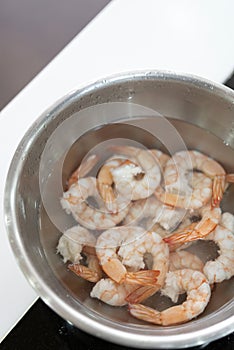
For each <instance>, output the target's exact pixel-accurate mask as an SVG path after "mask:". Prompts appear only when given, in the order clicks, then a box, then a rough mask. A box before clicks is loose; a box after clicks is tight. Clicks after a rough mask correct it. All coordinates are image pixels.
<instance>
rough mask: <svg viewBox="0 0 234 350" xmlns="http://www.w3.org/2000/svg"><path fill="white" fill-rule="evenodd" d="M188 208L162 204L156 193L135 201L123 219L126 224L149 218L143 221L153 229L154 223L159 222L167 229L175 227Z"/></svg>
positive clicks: (138, 222) (137, 222)
mask: <svg viewBox="0 0 234 350" xmlns="http://www.w3.org/2000/svg"><path fill="white" fill-rule="evenodd" d="M185 213H186V210H184V209H180V208H173V207H171V206H168V205H165V204H162V203H161V202H160V201H159V200H158V199H157V198H156V197H155V196H154V195H153V196H151V197H149V198H147V199H141V200H138V201H135V202H133V203H132V205H131V206H130V209H129V211H128V213H127V215H126V217H125V219H124V221H123V224H124V225H133V224H135V225H136V224H138V225H141V224H140V221H141V220H142V219H146V218H149V221H148V222H146V223H145V222H144V221H143V225H146V227H147V228H148V229H149V230H152V226H153V225H154V223H159V224H160V225H161V227H162V228H164V229H165V230H171V229H172V228H175V227H176V226H177V225H178V224H179V222H181V220H182V218H183V217H184V216H185Z"/></svg>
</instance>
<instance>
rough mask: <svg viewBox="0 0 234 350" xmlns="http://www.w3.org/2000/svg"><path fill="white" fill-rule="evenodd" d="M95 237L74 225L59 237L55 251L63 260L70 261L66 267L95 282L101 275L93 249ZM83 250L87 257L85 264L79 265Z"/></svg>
mask: <svg viewBox="0 0 234 350" xmlns="http://www.w3.org/2000/svg"><path fill="white" fill-rule="evenodd" d="M95 243H96V238H95V237H94V235H93V234H91V233H90V232H89V231H88V230H87V229H86V228H84V227H81V226H74V227H72V228H70V229H68V230H67V231H65V232H64V234H63V235H62V236H61V237H60V239H59V243H58V246H57V252H58V253H60V254H61V255H62V256H63V261H64V263H66V262H67V261H71V262H72V264H69V265H68V268H69V269H70V270H72V271H73V272H75V273H76V274H77V275H78V276H80V277H82V278H84V279H86V280H88V281H90V282H97V281H98V280H99V279H100V278H101V277H102V271H101V268H100V266H99V261H98V259H97V256H96V254H95V252H94V251H93V249H94V246H95ZM81 252H83V253H84V254H85V255H86V257H87V265H88V266H84V265H81V263H80V262H81V260H82V255H81Z"/></svg>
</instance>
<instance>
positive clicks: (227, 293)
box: [5, 71, 234, 349]
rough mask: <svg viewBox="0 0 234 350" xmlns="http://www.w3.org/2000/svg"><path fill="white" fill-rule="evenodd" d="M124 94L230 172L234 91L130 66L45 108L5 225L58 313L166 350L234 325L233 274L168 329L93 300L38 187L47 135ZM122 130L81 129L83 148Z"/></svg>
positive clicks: (13, 184) (228, 203) (11, 188)
mask: <svg viewBox="0 0 234 350" xmlns="http://www.w3.org/2000/svg"><path fill="white" fill-rule="evenodd" d="M120 101H121V102H129V101H131V102H133V103H136V104H140V105H143V106H146V107H149V108H152V109H154V110H156V111H157V112H159V113H160V114H162V115H163V116H166V117H167V118H169V119H170V121H171V122H172V124H173V125H174V126H175V127H176V128H177V130H178V131H179V133H181V135H182V137H183V139H184V140H185V142H186V143H187V144H188V147H189V148H197V149H199V150H201V151H204V152H206V153H208V154H210V155H211V156H212V157H214V158H215V159H217V160H218V161H220V162H221V163H222V164H223V165H224V166H225V167H226V169H227V170H228V171H234V165H233V150H234V92H233V91H232V90H230V89H228V88H226V87H224V86H222V85H219V84H215V83H212V82H210V81H207V80H204V79H200V78H198V77H194V76H189V75H179V74H174V73H169V72H158V71H155V72H137V73H129V74H123V75H118V76H114V77H110V78H107V79H105V80H103V81H98V82H96V83H94V84H92V85H89V86H87V87H85V88H83V89H81V90H78V91H75V92H73V93H71V94H69V95H67V96H65V97H64V98H62V99H61V100H60V101H59V102H58V103H56V104H55V105H54V106H53V107H52V108H51V109H49V110H47V111H46V112H45V113H44V114H43V115H42V116H41V117H40V118H39V119H38V120H37V121H36V122H35V123H34V124H33V125H32V127H31V128H30V129H29V130H28V131H27V133H26V134H25V136H24V138H23V140H22V141H21V143H20V145H19V147H18V149H17V151H16V153H15V156H14V158H13V160H12V164H11V166H10V170H9V174H8V177H7V183H6V189H5V214H6V226H7V231H8V233H9V240H10V243H11V246H12V249H13V251H14V254H15V257H16V259H17V261H18V263H19V265H20V267H21V269H22V271H23V272H24V274H25V276H26V278H27V279H28V280H29V282H30V283H31V285H32V286H33V287H34V288H35V290H36V291H37V293H38V295H39V296H40V297H41V298H42V299H43V300H44V301H45V302H46V303H47V304H48V305H49V306H50V307H51V308H52V309H53V310H54V311H55V312H57V313H58V314H59V315H60V316H62V317H63V318H64V319H66V320H68V321H70V322H71V323H72V324H74V325H75V326H77V327H78V328H80V329H82V330H84V331H86V332H88V333H91V334H93V335H95V336H97V337H101V338H104V339H106V340H109V341H111V342H114V343H118V344H123V345H127V346H133V347H138V348H167V349H169V348H183V347H189V346H194V345H199V344H203V343H206V342H210V341H212V340H215V339H217V338H220V337H223V336H225V335H227V334H229V333H231V332H232V331H233V330H234V315H233V314H234V300H233V290H234V289H233V284H234V283H233V279H232V280H230V281H226V282H223V283H222V284H220V285H219V286H217V287H216V289H215V291H214V292H213V296H212V299H211V301H210V303H209V305H208V307H207V309H206V311H205V312H204V313H203V314H202V315H201V316H200V317H198V318H197V319H195V320H193V321H190V322H189V323H187V324H183V325H178V326H171V327H164V328H163V327H160V326H155V325H150V324H145V323H143V322H142V323H141V322H140V321H137V320H135V319H134V318H132V317H131V316H130V315H129V314H128V312H127V311H126V310H123V308H113V307H110V306H108V305H104V304H102V303H101V302H99V301H97V300H94V299H91V298H90V297H89V290H90V285H89V283H88V282H85V281H82V280H80V279H77V278H76V277H75V276H74V277H73V276H71V274H69V273H68V271H67V270H66V267H65V265H64V264H63V263H62V259H61V257H60V256H59V255H56V245H57V242H58V238H59V236H60V234H61V233H60V232H59V230H58V229H57V228H56V226H55V225H54V224H53V223H52V222H51V221H50V219H49V217H48V215H47V213H46V211H45V210H44V209H43V206H42V205H41V196H40V189H39V164H40V159H41V155H42V152H43V150H44V147H45V145H46V142H47V140H48V138H49V137H50V136H51V134H52V133H53V131H54V130H56V128H57V127H58V126H59V125H61V124H62V122H63V121H65V120H67V119H68V118H69V117H70V116H71V115H72V114H73V113H74V112H77V111H79V110H82V109H84V108H86V107H89V106H93V105H96V104H100V103H106V102H120ZM98 121H99V116H96V117H92V118H86V120H82V123H83V124H82V127H83V126H84V125H86V124H87V125H89V128H90V127H93V128H95V127H96V126H97V124H98ZM184 122H186V124H184ZM82 127H81V129H82ZM200 128H202V129H200ZM100 130H101V131H100ZM96 133H97V134H96ZM87 135H88V137H86V136H87ZM95 135H96V136H95ZM124 135H125V129H124V128H123V127H120V128H119V129H118V127H117V126H116V127H113V126H110V125H109V126H107V129H105V128H104V129H100V128H96V131H92V135H91V136H92V137H91V136H90V135H89V134H85V135H83V137H84V139H83V141H82V149H83V151H87V150H88V149H89V148H90V147H93V146H95V143H98V142H100V141H102V140H106V139H108V138H111V137H113V136H114V137H122V136H123V137H124ZM134 135H135V136H134ZM126 136H127V137H129V136H131V130H130V131H129V130H127V131H126ZM66 137H69V134H68V135H67V136H66ZM132 137H133V138H135V139H136V140H137V141H140V142H142V141H144V140H145V135H138V134H137V133H135V134H134V130H132ZM146 139H147V142H148V143H149V144H150V140H149V139H148V138H147V137H146ZM147 142H146V143H147ZM227 145H228V146H227ZM76 151H77V147H76V146H74V147H72V149H71V152H70V153H69V156H68V158H66V161H65V163H64V164H65V166H64V174H65V175H66V174H68V173H69V172H70V171H71V170H72V167H74V155H75V153H76ZM233 198H234V193H233V190H231V191H230V192H229V194H228V196H227V198H225V200H224V204H223V206H224V209H225V210H229V211H231V212H232V213H233V212H234V211H233V204H232V203H233Z"/></svg>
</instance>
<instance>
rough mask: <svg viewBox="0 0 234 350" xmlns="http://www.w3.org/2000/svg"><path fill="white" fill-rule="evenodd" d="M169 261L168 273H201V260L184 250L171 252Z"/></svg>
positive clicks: (202, 266) (202, 264) (202, 265)
mask: <svg viewBox="0 0 234 350" xmlns="http://www.w3.org/2000/svg"><path fill="white" fill-rule="evenodd" d="M169 260H170V264H169V271H175V270H182V269H191V270H197V271H201V272H203V268H204V263H203V262H202V261H201V259H200V258H199V257H198V256H196V255H195V254H192V253H190V252H188V251H186V250H178V251H176V252H171V253H170V256H169Z"/></svg>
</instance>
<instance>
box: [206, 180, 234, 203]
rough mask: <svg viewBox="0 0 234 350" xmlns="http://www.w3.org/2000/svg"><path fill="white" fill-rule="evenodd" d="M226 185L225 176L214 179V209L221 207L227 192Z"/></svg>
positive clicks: (212, 201)
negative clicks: (224, 194)
mask: <svg viewBox="0 0 234 350" xmlns="http://www.w3.org/2000/svg"><path fill="white" fill-rule="evenodd" d="M230 179H231V177H230ZM233 180H234V177H233ZM230 182H231V181H230ZM225 183H226V176H225V175H216V176H215V177H214V180H213V186H212V200H211V206H212V208H215V207H218V206H219V204H220V202H221V200H222V198H223V193H224V191H225Z"/></svg>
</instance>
